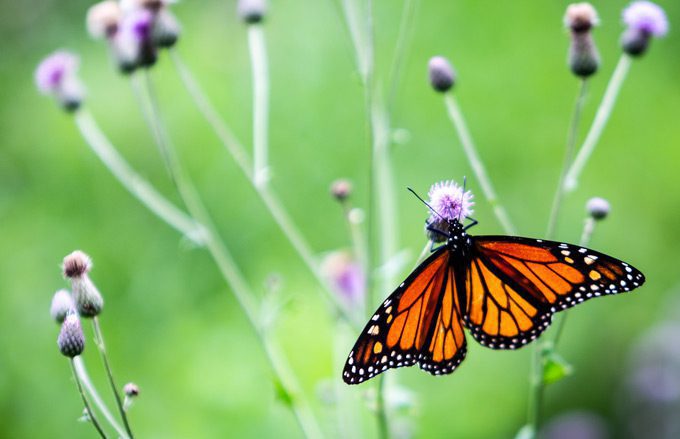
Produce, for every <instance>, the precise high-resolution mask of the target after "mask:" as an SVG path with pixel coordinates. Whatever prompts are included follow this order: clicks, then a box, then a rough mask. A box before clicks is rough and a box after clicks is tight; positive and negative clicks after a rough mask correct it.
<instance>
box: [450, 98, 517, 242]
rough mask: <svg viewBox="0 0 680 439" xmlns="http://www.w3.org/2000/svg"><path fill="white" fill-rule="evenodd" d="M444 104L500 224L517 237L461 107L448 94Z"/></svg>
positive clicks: (506, 231)
mask: <svg viewBox="0 0 680 439" xmlns="http://www.w3.org/2000/svg"><path fill="white" fill-rule="evenodd" d="M444 102H445V103H446V109H447V111H448V115H449V118H450V119H451V122H452V123H453V125H454V126H455V127H456V132H457V133H458V137H459V138H460V143H461V144H462V145H463V150H464V151H465V155H467V158H468V161H469V162H470V166H471V167H472V171H473V172H474V173H475V176H476V177H477V180H478V181H479V185H480V186H481V188H482V192H483V193H484V197H485V198H486V201H487V202H488V203H489V204H490V205H491V207H492V208H493V211H494V214H495V215H496V218H497V219H498V222H499V223H500V224H501V226H502V227H503V230H505V233H507V234H508V235H516V234H517V233H516V231H515V226H513V225H512V222H511V221H510V217H509V216H508V213H507V212H506V210H505V208H504V207H503V206H502V205H501V204H500V203H499V202H498V198H497V197H496V191H495V190H494V188H493V185H492V184H491V180H490V179H489V176H488V175H487V173H486V169H485V168H484V164H483V163H482V161H481V159H480V158H479V155H478V154H477V149H476V148H475V144H474V142H473V141H472V136H471V135H470V131H469V130H468V128H467V124H466V123H465V119H464V118H463V113H462V112H461V111H460V107H458V103H457V102H456V99H455V98H454V96H453V94H451V93H446V94H445V96H444Z"/></svg>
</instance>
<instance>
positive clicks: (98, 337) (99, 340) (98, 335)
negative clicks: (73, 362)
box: [74, 316, 134, 439]
mask: <svg viewBox="0 0 680 439" xmlns="http://www.w3.org/2000/svg"><path fill="white" fill-rule="evenodd" d="M92 327H93V328H94V340H95V344H96V345H97V349H99V354H100V355H101V357H102V363H104V369H106V376H107V377H108V380H109V385H110V386H111V392H113V396H114V397H115V399H116V405H117V406H118V412H119V413H120V417H121V419H122V420H123V425H124V426H125V431H126V432H127V435H128V437H129V438H130V439H133V438H134V435H133V434H132V428H130V422H129V421H128V418H127V413H125V408H124V407H123V400H122V399H121V397H120V394H119V393H118V387H117V386H116V382H115V380H114V379H113V372H112V371H111V365H110V364H109V357H108V355H107V354H106V344H105V343H104V336H103V334H102V329H101V326H100V325H99V318H98V317H97V316H94V317H93V318H92ZM74 370H75V369H74Z"/></svg>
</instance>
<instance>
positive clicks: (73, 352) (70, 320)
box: [57, 312, 85, 358]
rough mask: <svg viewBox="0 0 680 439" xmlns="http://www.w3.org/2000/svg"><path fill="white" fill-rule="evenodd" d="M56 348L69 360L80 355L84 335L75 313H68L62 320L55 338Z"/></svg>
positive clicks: (83, 347) (83, 343)
mask: <svg viewBox="0 0 680 439" xmlns="http://www.w3.org/2000/svg"><path fill="white" fill-rule="evenodd" d="M57 346H59V351H60V352H61V353H62V354H63V355H65V356H67V357H69V358H73V357H75V356H78V355H80V354H81V353H82V352H83V350H84V349H85V335H84V334H83V328H82V326H81V325H80V319H79V318H78V315H77V314H76V313H74V312H73V313H69V314H68V315H67V316H66V318H65V319H64V323H62V325H61V331H59V337H57Z"/></svg>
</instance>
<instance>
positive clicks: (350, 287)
mask: <svg viewBox="0 0 680 439" xmlns="http://www.w3.org/2000/svg"><path fill="white" fill-rule="evenodd" d="M323 272H324V274H325V276H326V277H327V278H328V280H329V281H330V283H331V286H332V287H333V289H334V291H335V292H336V293H337V294H338V296H339V297H340V298H341V300H343V301H344V302H345V303H347V304H348V305H351V306H356V305H359V304H361V303H362V302H363V300H364V296H365V294H366V276H365V274H364V270H363V269H362V268H361V265H360V264H359V263H358V262H357V261H355V260H354V258H352V256H351V255H350V253H349V252H345V251H336V252H333V253H331V254H329V255H328V256H327V257H326V259H325V260H324V263H323Z"/></svg>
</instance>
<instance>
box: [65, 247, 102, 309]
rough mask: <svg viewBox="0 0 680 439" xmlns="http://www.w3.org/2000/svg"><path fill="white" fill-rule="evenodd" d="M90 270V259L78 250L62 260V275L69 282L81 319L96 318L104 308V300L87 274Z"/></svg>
mask: <svg viewBox="0 0 680 439" xmlns="http://www.w3.org/2000/svg"><path fill="white" fill-rule="evenodd" d="M91 268H92V261H91V260H90V257H89V256H87V255H86V254H85V253H83V252H81V251H80V250H76V251H74V252H73V253H71V254H70V255H68V256H66V257H65V258H64V264H63V269H64V274H65V275H66V277H68V278H69V279H70V280H71V291H73V299H74V301H75V304H76V308H77V309H78V313H79V314H80V315H81V316H83V317H94V316H97V315H99V314H100V313H101V311H102V309H103V308H104V299H103V298H102V295H101V294H100V293H99V290H97V287H96V286H95V285H94V283H92V281H91V280H90V277H89V276H88V274H87V273H88V272H89V271H90V269H91Z"/></svg>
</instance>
